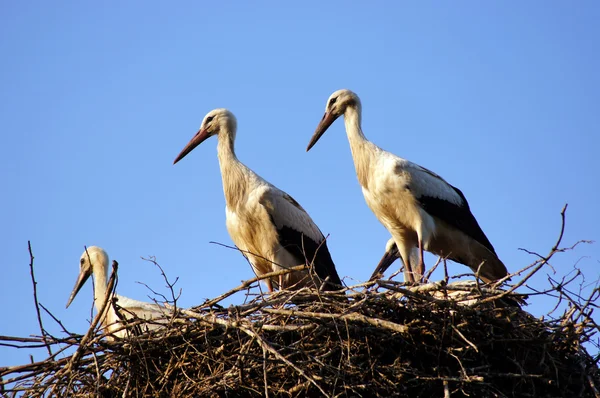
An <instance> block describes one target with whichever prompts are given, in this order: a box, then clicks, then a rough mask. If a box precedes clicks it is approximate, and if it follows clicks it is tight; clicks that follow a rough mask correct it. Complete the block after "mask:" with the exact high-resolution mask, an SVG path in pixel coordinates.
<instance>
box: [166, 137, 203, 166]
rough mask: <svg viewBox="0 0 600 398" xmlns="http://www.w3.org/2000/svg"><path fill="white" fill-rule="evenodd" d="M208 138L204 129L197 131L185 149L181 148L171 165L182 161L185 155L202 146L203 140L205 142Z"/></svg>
mask: <svg viewBox="0 0 600 398" xmlns="http://www.w3.org/2000/svg"><path fill="white" fill-rule="evenodd" d="M208 137H210V134H209V133H208V131H207V130H206V129H204V130H203V129H200V130H198V132H197V133H196V135H195V136H194V138H192V139H191V140H190V142H188V144H187V145H186V146H185V148H183V150H182V151H181V152H180V153H179V155H177V157H176V158H175V160H174V161H173V164H175V163H177V162H179V161H180V160H181V159H183V158H184V157H185V155H187V154H188V153H190V152H192V150H193V149H194V148H196V147H197V146H198V145H200V144H202V143H203V142H204V140H206V139H207V138H208Z"/></svg>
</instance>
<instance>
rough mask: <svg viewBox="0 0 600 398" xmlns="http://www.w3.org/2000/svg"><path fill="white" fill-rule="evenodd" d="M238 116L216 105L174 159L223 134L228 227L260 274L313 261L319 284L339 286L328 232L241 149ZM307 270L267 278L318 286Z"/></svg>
mask: <svg viewBox="0 0 600 398" xmlns="http://www.w3.org/2000/svg"><path fill="white" fill-rule="evenodd" d="M236 130H237V121H236V118H235V116H234V115H233V114H232V113H231V112H230V111H228V110H227V109H215V110H213V111H211V112H209V113H208V114H207V115H206V116H205V117H204V120H203V121H202V125H201V126H200V129H199V130H198V133H196V135H195V136H194V137H193V138H192V139H191V141H190V142H189V143H188V144H187V145H186V146H185V148H183V150H182V151H181V153H180V154H179V155H178V156H177V158H176V159H175V161H174V162H173V164H175V163H177V162H178V161H180V160H181V159H183V158H184V157H185V156H186V155H187V154H188V153H190V152H191V151H192V150H193V149H194V148H195V147H197V146H198V145H200V143H202V142H203V141H204V140H206V139H207V138H208V137H211V136H213V135H216V136H217V138H218V145H217V155H218V158H219V165H220V167H221V177H222V179H223V191H224V193H225V205H226V206H225V214H226V225H227V231H228V232H229V235H230V236H231V239H232V240H233V242H234V243H235V245H236V246H237V247H238V248H239V249H240V251H241V252H242V253H243V254H244V256H246V258H247V259H248V260H249V262H250V264H251V265H252V268H253V270H254V272H255V274H256V275H258V276H261V275H264V274H266V273H269V272H273V271H279V270H284V269H286V268H290V267H294V266H298V265H302V264H306V263H308V264H313V266H314V270H315V272H316V274H317V276H318V277H319V278H315V281H316V282H317V285H316V286H321V281H317V280H316V279H321V280H322V281H325V280H327V281H328V283H326V284H325V285H324V286H323V288H324V289H325V290H334V289H336V288H340V287H341V285H342V282H341V280H340V277H339V276H338V274H337V271H336V269H335V265H334V263H333V260H332V259H331V255H330V254H329V250H328V249H327V242H326V241H325V237H324V236H323V234H322V233H321V231H320V230H319V228H318V227H317V225H316V224H315V223H314V222H313V220H312V219H311V218H310V216H309V215H308V213H307V212H306V211H305V210H304V209H303V208H302V206H300V205H299V204H298V202H296V201H295V200H294V199H293V198H292V197H291V196H290V195H288V194H287V193H285V192H283V191H282V190H280V189H278V188H276V187H275V186H273V185H271V184H269V183H268V182H267V181H265V180H264V179H262V178H261V177H260V176H259V175H257V174H256V173H255V172H253V171H252V170H250V169H249V168H248V167H247V166H246V165H244V164H243V163H242V162H240V161H239V160H238V158H237V156H236V155H235V151H234V142H235V135H236ZM312 280H313V278H312V277H311V275H309V273H307V272H306V271H296V272H292V273H288V274H285V275H283V276H281V277H279V278H271V279H267V280H266V281H265V283H266V285H267V288H268V289H269V292H272V291H273V289H274V288H279V289H288V288H300V287H303V286H315V285H314V284H313V283H312Z"/></svg>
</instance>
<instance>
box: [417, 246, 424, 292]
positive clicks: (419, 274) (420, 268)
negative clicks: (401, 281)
mask: <svg viewBox="0 0 600 398" xmlns="http://www.w3.org/2000/svg"><path fill="white" fill-rule="evenodd" d="M416 274H417V278H415V279H418V281H419V282H421V280H422V279H423V275H424V274H425V262H424V261H423V241H422V240H421V239H419V265H417V272H416Z"/></svg>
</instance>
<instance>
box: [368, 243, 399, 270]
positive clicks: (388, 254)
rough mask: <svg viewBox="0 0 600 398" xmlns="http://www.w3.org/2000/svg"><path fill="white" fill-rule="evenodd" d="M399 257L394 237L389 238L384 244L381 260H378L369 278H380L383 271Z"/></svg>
mask: <svg viewBox="0 0 600 398" xmlns="http://www.w3.org/2000/svg"><path fill="white" fill-rule="evenodd" d="M398 258H400V252H399V251H398V246H397V245H396V242H395V241H394V238H390V240H388V241H387V243H386V245H385V253H384V254H383V257H381V260H379V264H377V267H376V268H375V271H373V275H372V276H371V280H374V279H377V278H380V277H382V276H383V273H384V272H385V271H386V270H387V269H388V268H389V267H390V265H392V264H393V263H394V261H396V260H397V259H398Z"/></svg>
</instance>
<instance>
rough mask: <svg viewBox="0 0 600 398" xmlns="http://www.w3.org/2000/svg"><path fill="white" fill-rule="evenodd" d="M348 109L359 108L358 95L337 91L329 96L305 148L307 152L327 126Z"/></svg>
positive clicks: (348, 91)
mask: <svg viewBox="0 0 600 398" xmlns="http://www.w3.org/2000/svg"><path fill="white" fill-rule="evenodd" d="M349 107H355V108H360V99H359V98H358V95H356V94H355V93H353V92H352V91H350V90H346V89H343V90H338V91H336V92H335V93H333V94H331V96H330V97H329V99H328V100H327V105H326V106H325V114H324V115H323V118H322V119H321V122H320V123H319V125H318V126H317V129H316V130H315V133H314V134H313V136H312V138H311V139H310V143H309V144H308V147H307V148H306V151H307V152H308V151H310V148H312V147H313V145H315V144H316V143H317V141H319V138H321V136H322V135H323V134H324V133H325V131H327V129H328V128H329V126H331V124H332V123H333V122H335V119H337V118H338V117H340V116H341V115H343V114H344V113H345V112H346V109H348V108H349Z"/></svg>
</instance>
